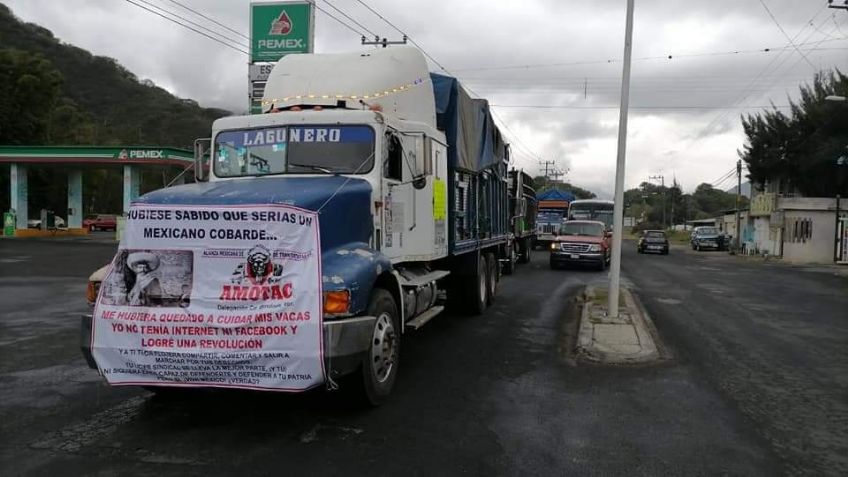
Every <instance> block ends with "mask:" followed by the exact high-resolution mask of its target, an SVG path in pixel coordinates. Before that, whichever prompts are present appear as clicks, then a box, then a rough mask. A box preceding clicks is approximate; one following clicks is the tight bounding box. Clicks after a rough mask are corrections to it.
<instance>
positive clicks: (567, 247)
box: [559, 243, 589, 253]
mask: <svg viewBox="0 0 848 477" xmlns="http://www.w3.org/2000/svg"><path fill="white" fill-rule="evenodd" d="M559 249H560V250H562V251H563V252H569V253H585V252H588V251H589V244H588V243H562V244H560V245H559Z"/></svg>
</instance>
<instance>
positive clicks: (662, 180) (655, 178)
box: [648, 175, 668, 228]
mask: <svg viewBox="0 0 848 477" xmlns="http://www.w3.org/2000/svg"><path fill="white" fill-rule="evenodd" d="M648 180H649V181H660V183H661V184H662V190H663V193H662V203H663V204H662V205H663V207H662V224H663V228H668V227H666V225H665V176H663V175H657V176H648Z"/></svg>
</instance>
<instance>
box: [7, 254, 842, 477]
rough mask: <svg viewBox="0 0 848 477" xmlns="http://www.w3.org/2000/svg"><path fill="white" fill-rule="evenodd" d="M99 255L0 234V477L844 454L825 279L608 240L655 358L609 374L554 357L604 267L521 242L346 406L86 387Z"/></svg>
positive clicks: (521, 470)
mask: <svg viewBox="0 0 848 477" xmlns="http://www.w3.org/2000/svg"><path fill="white" fill-rule="evenodd" d="M113 251H114V245H109V244H99V243H82V242H74V241H55V242H49V241H37V242H36V241H30V242H26V241H18V240H15V241H10V240H3V241H0V300H2V303H3V304H4V308H3V311H2V313H0V473H2V474H3V475H156V476H164V475H232V474H236V473H239V474H245V475H280V474H288V475H304V474H309V475H339V474H345V475H361V474H369V475H398V474H401V473H403V474H405V475H434V474H438V475H457V474H471V475H481V474H485V475H528V474H529V475H533V474H536V475H574V474H577V475H659V474H737V475H741V474H744V475H774V474H777V473H785V472H795V471H798V470H801V471H804V470H807V471H811V472H815V473H818V472H821V471H824V472H830V473H838V472H837V471H839V470H842V469H843V468H842V467H839V466H840V465H844V461H841V462H840V460H839V459H840V454H839V451H840V450H842V452H841V455H848V452H844V449H845V443H846V436H845V430H846V429H848V425H846V421H845V405H846V403H848V400H846V399H845V385H846V376H848V372H846V371H848V366H846V359H845V358H846V355H845V350H846V349H848V347H846V346H845V344H846V343H845V337H846V336H848V334H846V329H845V326H846V325H845V316H842V315H840V312H841V310H845V309H848V308H846V306H848V303H846V297H848V295H846V294H844V293H842V294H840V290H841V291H843V292H844V290H845V287H846V281H845V279H837V278H835V277H830V276H823V275H820V274H816V273H812V272H809V273H807V272H804V273H799V272H797V271H796V270H795V269H789V268H786V267H776V268H774V269H772V268H771V266H768V265H766V268H765V270H767V271H766V272H762V271H760V270H761V269H760V268H758V267H762V265H744V267H743V266H742V265H740V264H739V263H738V262H733V261H729V260H730V259H729V257H725V256H723V255H720V254H704V255H703V256H694V255H692V254H690V253H688V252H685V253H683V252H681V253H678V250H673V251H672V254H671V255H670V256H667V257H661V256H652V257H648V256H641V255H640V256H637V255H636V254H635V253H633V251H632V247H628V249H627V251H626V254H625V255H626V256H625V262H624V263H625V271H626V272H627V275H628V276H629V278H630V279H631V280H633V281H634V282H635V285H636V286H637V287H638V290H639V292H640V295H641V297H642V300H643V301H644V303H645V305H646V307H647V308H648V310H649V311H650V312H651V313H652V315H653V318H654V321H655V322H656V325H657V328H658V329H659V333H660V335H661V336H662V338H663V339H664V341H665V342H666V343H667V344H668V346H669V348H670V349H671V351H672V352H673V353H674V355H675V358H674V359H672V360H670V361H667V362H664V363H662V364H659V365H654V366H646V367H637V368H633V367H624V368H609V367H601V366H589V365H583V364H577V363H575V362H574V360H573V359H572V356H571V347H572V338H573V335H574V334H575V332H576V325H577V321H576V320H577V314H576V306H575V302H574V297H575V294H576V293H577V292H578V291H579V290H580V288H581V287H582V286H583V285H585V284H587V283H591V282H598V281H603V280H605V278H606V274H604V273H600V272H594V271H583V270H558V271H551V270H549V269H548V267H547V260H546V257H544V256H543V253H542V252H537V253H536V254H535V257H534V261H533V263H531V264H529V265H521V266H519V268H518V271H517V273H516V275H514V276H511V277H505V278H504V279H503V281H502V282H501V287H500V294H499V296H498V300H497V301H496V303H495V304H494V305H493V306H492V307H491V308H490V309H489V310H488V311H487V313H486V314H484V315H483V316H479V317H464V316H453V315H445V316H440V317H438V318H437V319H435V320H433V321H432V322H430V323H429V324H428V325H427V326H425V327H424V328H423V329H422V330H420V331H418V332H416V333H413V334H408V335H405V336H404V340H403V350H402V363H401V375H400V377H399V380H398V382H397V385H396V389H395V393H394V395H393V396H392V399H391V400H390V401H389V402H388V403H387V404H385V405H384V406H382V407H380V408H377V409H371V410H360V409H356V408H353V407H351V406H349V405H347V404H346V401H345V395H344V394H343V393H342V394H339V393H326V392H323V391H322V392H312V393H308V394H303V395H279V394H251V393H237V392H227V393H211V394H210V393H195V394H191V395H189V396H188V397H185V398H181V399H163V398H161V397H153V396H152V395H151V394H150V393H148V392H146V391H143V390H139V389H130V388H110V387H108V386H106V385H104V384H103V383H102V381H101V379H100V378H99V376H97V373H96V372H94V371H92V370H89V369H88V368H87V367H86V366H85V363H84V361H83V359H82V357H81V356H80V355H79V350H78V333H79V331H78V319H77V314H78V313H80V312H83V311H85V309H86V305H85V303H84V300H83V294H84V289H85V278H86V276H87V275H88V273H89V272H90V271H91V269H93V268H96V267H97V266H99V265H100V264H102V263H105V262H106V261H107V260H108V259H109V258H110V257H111V255H112V253H113ZM840 280H841V281H840ZM793 283H795V284H793ZM769 287H772V288H771V289H770V288H769ZM840 287H841V288H840ZM728 290H730V291H733V290H738V291H743V290H744V291H745V292H746V293H745V295H744V296H742V295H741V294H739V293H737V294H733V293H728ZM760 300H762V301H760ZM758 303H759V304H760V305H757V304H758ZM757 306H760V308H757ZM839 306H841V307H842V308H841V309H840V308H837V307H839ZM840 346H841V349H840ZM840 399H841V402H840ZM804 419H806V420H804ZM793 432H794V433H793Z"/></svg>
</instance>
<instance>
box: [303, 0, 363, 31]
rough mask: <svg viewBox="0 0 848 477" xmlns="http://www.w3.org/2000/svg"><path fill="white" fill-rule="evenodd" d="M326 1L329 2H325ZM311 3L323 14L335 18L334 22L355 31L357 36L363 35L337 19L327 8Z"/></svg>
mask: <svg viewBox="0 0 848 477" xmlns="http://www.w3.org/2000/svg"><path fill="white" fill-rule="evenodd" d="M325 1H326V0H325ZM327 3H328V4H329V2H327ZM313 5H315V8H317V9H318V10H320V11H321V12H322V13H324V15H327V16H328V17H330V18H332V19H333V20H335V21H336V22H338V23H339V24H341V25H342V26H343V27H345V28H347V29H348V30H350V31H352V32H354V33H356V35H357V36H359V37H362V36H365V35H364V34H363V33H362V32H361V31H359V30H357V29H356V28H353V27H352V26H350V25H348V24H347V23H345V22H343V21H342V20H339V19H338V17H336V16H335V15H333V14H332V13H330V12H328V11H327V10H324V9H323V8H321V6H320V5H318V3H317V2H315V3H313Z"/></svg>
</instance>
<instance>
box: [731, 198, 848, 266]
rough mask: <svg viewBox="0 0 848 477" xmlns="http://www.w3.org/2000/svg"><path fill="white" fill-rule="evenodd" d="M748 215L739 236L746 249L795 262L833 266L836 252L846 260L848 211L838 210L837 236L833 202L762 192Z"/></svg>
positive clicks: (754, 201) (753, 201) (847, 254)
mask: <svg viewBox="0 0 848 477" xmlns="http://www.w3.org/2000/svg"><path fill="white" fill-rule="evenodd" d="M846 205H848V204H845V203H844V202H843V204H842V205H841V207H845V206H846ZM750 215H751V220H750V221H747V222H748V224H747V225H748V227H749V229H748V230H743V234H742V237H743V241H744V244H745V247H746V249H747V250H750V251H752V252H754V253H759V254H764V253H768V254H770V255H777V256H780V257H782V258H783V259H784V260H786V261H787V262H795V263H833V262H834V260H835V258H834V257H835V254H837V253H838V254H839V259H840V261H848V230H846V227H845V224H848V211H844V210H843V209H840V216H841V217H844V218H845V219H844V220H842V222H841V224H842V225H840V226H839V229H840V230H839V235H837V218H836V199H833V198H825V197H780V196H777V195H776V194H771V193H763V194H758V195H757V196H755V197H754V198H753V200H752V201H751V211H750ZM838 237H843V239H842V240H840V239H839V238H838Z"/></svg>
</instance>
